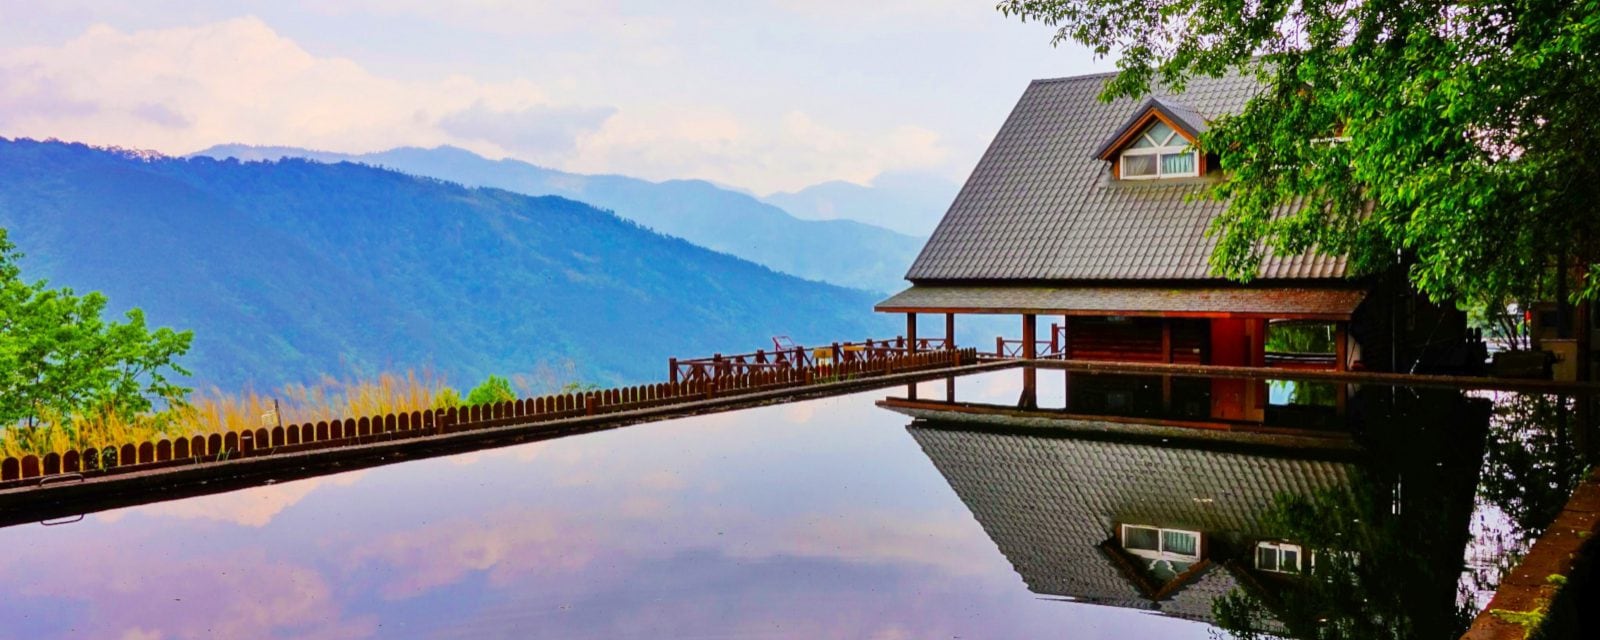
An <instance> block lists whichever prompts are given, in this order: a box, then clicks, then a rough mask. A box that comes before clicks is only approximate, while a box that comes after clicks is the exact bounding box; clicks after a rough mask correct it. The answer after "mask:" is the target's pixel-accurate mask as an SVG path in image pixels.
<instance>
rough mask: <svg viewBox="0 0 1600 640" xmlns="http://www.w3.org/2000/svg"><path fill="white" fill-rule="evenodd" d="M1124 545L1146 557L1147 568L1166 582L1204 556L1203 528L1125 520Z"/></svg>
mask: <svg viewBox="0 0 1600 640" xmlns="http://www.w3.org/2000/svg"><path fill="white" fill-rule="evenodd" d="M1122 549H1123V550H1124V551H1127V552H1128V553H1129V554H1131V555H1133V556H1135V557H1137V558H1139V559H1140V560H1142V561H1144V569H1145V570H1146V571H1148V572H1150V574H1151V575H1153V576H1155V577H1156V578H1157V579H1158V580H1160V581H1163V582H1165V581H1167V580H1171V579H1172V578H1173V577H1176V576H1177V575H1178V574H1180V573H1183V572H1184V571H1188V570H1189V567H1190V565H1193V564H1194V563H1195V562H1197V561H1199V560H1200V532H1198V531H1184V530H1181V529H1162V528H1160V527H1147V526H1141V525H1134V524H1125V525H1122Z"/></svg>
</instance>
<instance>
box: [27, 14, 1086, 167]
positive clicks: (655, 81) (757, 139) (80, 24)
mask: <svg viewBox="0 0 1600 640" xmlns="http://www.w3.org/2000/svg"><path fill="white" fill-rule="evenodd" d="M994 4H995V0H876V1H873V2H859V1H856V0H849V1H847V0H800V1H776V0H744V1H735V0H725V1H721V2H711V1H699V0H674V1H672V2H659V1H656V2H649V1H646V2H631V1H627V0H585V1H567V2H535V1H529V0H521V1H517V0H454V1H452V2H437V1H433V0H349V1H343V2H340V1H318V0H273V1H264V2H257V1H253V0H245V1H239V2H215V1H206V0H141V1H140V2H127V1H126V0H117V1H111V2H100V1H94V0H51V1H50V2H38V1H31V2H30V1H21V0H0V136H4V137H8V138H16V137H30V138H39V139H42V138H52V137H53V138H59V139H63V140H74V141H82V142H87V143H90V144H95V145H106V146H120V147H127V148H136V149H149V150H155V151H159V152H162V153H167V154H174V155H177V154H185V153H191V152H194V151H198V150H200V149H203V148H205V147H208V146H211V145H214V144H221V143H246V144H257V145H289V146H299V147H308V148H313V149H318V150H324V151H340V152H350V153H361V152H370V151H379V150H384V149H388V148H392V147H396V146H406V145H414V146H427V147H431V146H437V145H445V144H448V145H454V146H459V147H464V148H467V149H470V150H472V151H475V152H478V153H481V154H483V155H486V156H490V157H495V158H501V157H513V158H517V159H521V160H525V161H528V162H533V163H535V164H539V165H543V166H548V167H553V168H558V169H563V170H568V171H576V172H582V173H617V174H624V175H631V176H636V177H642V178H647V179H652V180H665V179H672V178H699V179H706V180H711V181H713V182H717V183H720V184H724V185H729V186H736V187H740V188H744V189H748V190H751V191H753V192H756V193H759V194H767V193H772V192H776V191H792V190H796V189H799V188H802V187H805V186H808V185H811V184H816V183H820V182H824V181H829V180H845V181H850V182H855V183H858V184H868V183H870V182H871V181H872V180H873V179H874V178H876V177H878V176H879V175H881V174H884V173H914V174H932V175H938V176H941V177H943V178H946V179H949V180H954V181H960V180H963V179H965V177H966V175H967V173H968V172H970V171H971V169H972V166H973V165H974V164H976V162H977V160H978V157H979V156H980V155H981V154H982V153H983V150H984V148H985V147H986V146H987V145H988V143H989V140H990V139H991V138H992V137H993V135H994V133H995V131H996V130H998V128H999V126H1000V124H1001V123H1002V122H1003V121H1004V119H1005V117H1006V114H1007V113H1008V112H1009V110H1010V108H1011V106H1012V105H1013V104H1014V103H1015V101H1016V99H1017V97H1018V96H1020V95H1021V93H1022V90H1023V89H1024V88H1025V87H1026V86H1027V83H1028V81H1029V80H1030V79H1033V78H1045V77H1060V76H1067V75H1077V74H1083V73H1094V72H1100V71H1109V70H1112V69H1113V65H1112V63H1111V62H1109V61H1106V60H1095V59H1094V58H1093V56H1092V54H1090V53H1089V52H1088V51H1087V50H1085V49H1083V48H1081V47H1076V46H1068V45H1063V46H1061V47H1051V46H1050V36H1051V34H1052V29H1051V28H1050V27H1048V26H1045V25H1039V24H1024V23H1021V22H1019V21H1018V20H1016V19H1015V18H1008V17H1005V16H1002V15H1001V14H1000V13H999V12H998V11H996V10H995V9H994Z"/></svg>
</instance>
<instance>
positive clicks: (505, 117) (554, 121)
mask: <svg viewBox="0 0 1600 640" xmlns="http://www.w3.org/2000/svg"><path fill="white" fill-rule="evenodd" d="M616 112H617V110H616V108H614V107H566V106H553V105H535V106H532V107H527V108H525V109H514V110H498V109H493V108H490V107H489V106H488V105H486V104H484V103H483V102H482V101H479V102H475V103H473V105H472V106H471V107H469V108H467V109H464V110H461V111H457V112H455V113H452V114H449V115H446V116H445V117H444V118H442V119H440V120H439V128H440V129H442V130H443V131H444V132H445V133H448V134H451V135H454V136H457V137H459V138H462V139H465V140H478V141H481V142H486V143H489V144H494V145H498V146H500V147H503V148H505V149H509V150H511V151H513V152H520V153H521V154H523V155H524V156H534V157H539V156H544V155H551V154H564V153H565V152H569V151H572V150H573V149H575V148H577V144H578V138H579V137H581V136H585V135H588V134H591V133H593V132H594V131H595V130H597V129H599V128H600V126H601V125H603V124H605V122H606V120H608V119H610V118H611V116H612V115H614V114H616Z"/></svg>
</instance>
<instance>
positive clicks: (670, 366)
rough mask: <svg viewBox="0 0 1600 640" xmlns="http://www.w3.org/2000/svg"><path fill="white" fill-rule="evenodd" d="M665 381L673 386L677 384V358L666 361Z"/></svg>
mask: <svg viewBox="0 0 1600 640" xmlns="http://www.w3.org/2000/svg"><path fill="white" fill-rule="evenodd" d="M667 380H669V381H671V382H672V383H673V384H677V383H678V359H677V358H668V359H667Z"/></svg>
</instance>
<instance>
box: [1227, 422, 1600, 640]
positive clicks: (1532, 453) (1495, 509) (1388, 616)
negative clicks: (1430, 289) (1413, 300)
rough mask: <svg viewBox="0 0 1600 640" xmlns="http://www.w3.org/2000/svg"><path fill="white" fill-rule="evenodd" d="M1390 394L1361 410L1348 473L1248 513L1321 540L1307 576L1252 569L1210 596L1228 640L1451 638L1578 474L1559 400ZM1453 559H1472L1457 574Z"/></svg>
mask: <svg viewBox="0 0 1600 640" xmlns="http://www.w3.org/2000/svg"><path fill="white" fill-rule="evenodd" d="M1395 397H1396V398H1397V400H1396V402H1397V404H1396V405H1395V407H1394V409H1393V410H1392V412H1391V411H1383V412H1380V413H1381V415H1380V413H1375V414H1373V415H1371V416H1369V417H1370V418H1371V422H1370V423H1369V426H1371V427H1373V428H1371V429H1369V430H1368V436H1369V439H1370V440H1371V441H1370V442H1368V443H1367V444H1368V445H1369V451H1370V452H1371V454H1372V458H1371V460H1370V461H1369V462H1370V465H1369V466H1368V468H1365V469H1363V471H1362V473H1360V474H1358V477H1357V478H1356V479H1355V480H1354V481H1353V482H1351V483H1350V484H1349V485H1348V486H1345V487H1341V488H1338V489H1334V490H1327V491H1322V492H1319V493H1314V494H1309V495H1291V494H1282V495H1279V496H1278V497H1277V498H1276V500H1275V501H1274V504H1273V506H1272V507H1271V508H1270V509H1269V510H1268V512H1267V513H1265V514H1263V516H1262V520H1263V522H1265V523H1266V525H1267V526H1268V527H1269V530H1268V532H1267V533H1268V534H1269V535H1273V536H1277V537H1281V538H1284V539H1286V540H1292V541H1296V542H1299V543H1301V544H1302V545H1303V546H1304V547H1305V548H1306V549H1308V550H1313V549H1316V550H1321V551H1320V552H1318V551H1313V553H1314V554H1315V561H1314V564H1315V569H1314V570H1313V571H1312V573H1311V575H1306V576H1296V577H1292V578H1287V579H1276V578H1274V577H1272V576H1266V577H1265V578H1264V579H1261V580H1256V581H1254V582H1255V584H1251V583H1250V582H1246V583H1245V584H1246V588H1244V589H1239V590H1235V591H1234V592H1232V593H1230V594H1228V595H1227V596H1225V597H1223V598H1219V599H1218V600H1216V601H1215V602H1214V603H1213V610H1214V614H1215V615H1216V618H1217V620H1218V623H1219V626H1220V627H1221V628H1222V629H1224V630H1225V631H1227V632H1228V633H1229V634H1231V635H1233V636H1236V637H1240V638H1257V637H1265V636H1268V635H1271V636H1286V637H1293V638H1317V639H1319V640H1321V639H1331V638H1442V637H1457V636H1459V635H1460V634H1461V633H1463V632H1464V631H1465V630H1466V628H1467V626H1468V625H1469V624H1470V623H1471V619H1472V616H1473V615H1474V614H1475V613H1476V610H1477V608H1478V607H1479V603H1478V602H1475V601H1474V599H1473V598H1472V597H1469V596H1473V595H1478V594H1481V593H1487V592H1491V591H1493V589H1494V588H1495V587H1496V586H1497V584H1498V582H1499V578H1500V576H1501V575H1503V573H1504V569H1505V568H1506V567H1508V566H1510V565H1512V564H1514V563H1515V561H1516V559H1517V557H1518V556H1519V555H1520V554H1521V553H1522V552H1523V551H1525V550H1526V548H1527V545H1528V544H1530V543H1531V541H1532V540H1533V539H1534V538H1535V537H1537V536H1538V534H1539V533H1541V532H1542V531H1543V530H1544V528H1545V527H1546V526H1548V525H1549V523H1550V521H1551V520H1552V519H1553V518H1554V516H1555V514H1556V513H1558V512H1559V511H1560V510H1561V508H1562V506H1563V505H1564V504H1565V502H1566V500H1567V498H1568V497H1569V496H1570V495H1571V493H1572V490H1573V488H1574V487H1575V486H1576V484H1577V482H1578V481H1579V479H1581V477H1582V474H1583V471H1584V468H1585V465H1584V460H1583V457H1582V455H1581V453H1580V452H1579V447H1578V446H1576V443H1575V439H1574V437H1573V434H1574V433H1575V426H1576V416H1575V415H1574V412H1573V410H1572V409H1573V406H1574V405H1573V404H1572V402H1571V400H1570V399H1568V398H1559V397H1554V396H1544V395H1530V394H1509V393H1508V394H1495V395H1493V396H1492V398H1493V400H1494V406H1493V408H1492V409H1489V408H1488V407H1486V406H1484V405H1486V404H1487V402H1486V401H1484V400H1476V401H1474V400H1468V401H1467V402H1466V403H1464V404H1463V406H1469V405H1474V404H1476V406H1480V407H1483V411H1482V413H1480V414H1477V415H1478V417H1473V414H1472V412H1471V411H1467V412H1450V411H1447V410H1441V409H1443V408H1444V407H1445V406H1446V405H1443V404H1439V403H1434V402H1432V401H1430V400H1429V397H1428V396H1427V395H1426V394H1416V395H1415V396H1412V395H1409V394H1395ZM1410 397H1414V398H1416V399H1417V400H1416V401H1411V400H1406V399H1405V398H1410ZM1422 418H1436V419H1422ZM1485 422H1487V424H1486V425H1484V423H1485ZM1469 423H1475V424H1478V425H1483V426H1479V427H1477V428H1476V429H1473V428H1471V425H1470V424H1469ZM1485 427H1487V428H1485ZM1480 437H1481V438H1482V440H1478V438H1480ZM1480 442H1481V443H1482V445H1483V448H1482V449H1477V448H1476V447H1475V445H1476V444H1478V443H1480ZM1469 540H1470V542H1471V543H1470V546H1469ZM1463 557H1467V558H1470V559H1472V562H1471V564H1472V565H1474V566H1472V567H1470V569H1471V570H1470V571H1468V572H1466V573H1463V571H1462V559H1463ZM1254 575H1261V574H1254Z"/></svg>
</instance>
